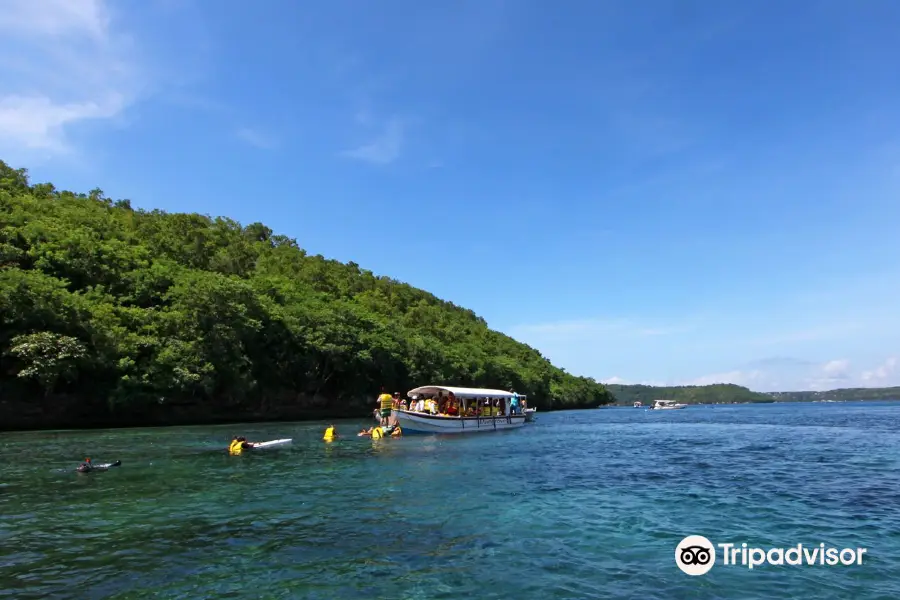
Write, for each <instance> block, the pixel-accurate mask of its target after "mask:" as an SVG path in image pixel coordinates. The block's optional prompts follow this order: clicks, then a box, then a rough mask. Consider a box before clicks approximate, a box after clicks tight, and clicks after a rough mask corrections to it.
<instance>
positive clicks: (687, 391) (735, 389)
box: [606, 383, 775, 406]
mask: <svg viewBox="0 0 900 600" xmlns="http://www.w3.org/2000/svg"><path fill="white" fill-rule="evenodd" d="M606 387H607V389H609V391H610V393H611V394H612V395H613V396H615V398H616V401H617V402H618V403H621V404H633V403H634V402H636V401H638V400H640V401H641V402H643V403H644V405H645V406H646V405H650V404H652V403H653V401H654V400H675V401H676V402H680V403H682V404H715V403H723V404H731V403H735V402H774V401H775V399H774V398H772V396H770V395H768V394H763V393H760V392H753V391H750V390H749V389H747V388H745V387H741V386H739V385H734V384H730V383H718V384H715V385H685V386H675V387H655V386H649V385H612V384H610V385H607V386H606Z"/></svg>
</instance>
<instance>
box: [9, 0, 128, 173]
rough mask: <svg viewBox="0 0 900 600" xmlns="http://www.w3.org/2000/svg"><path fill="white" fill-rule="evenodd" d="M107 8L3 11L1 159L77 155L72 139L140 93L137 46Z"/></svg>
mask: <svg viewBox="0 0 900 600" xmlns="http://www.w3.org/2000/svg"><path fill="white" fill-rule="evenodd" d="M112 23H113V21H112V19H111V16H110V13H109V10H108V7H107V5H106V4H105V2H104V1H103V0H41V1H35V0H4V2H3V6H2V10H0V56H2V58H0V152H2V153H3V155H4V156H6V157H9V158H10V159H14V158H15V159H22V160H25V159H26V157H27V156H28V155H29V154H30V153H33V152H35V151H38V152H41V153H43V154H44V155H48V154H59V153H64V152H67V151H70V150H71V145H70V143H69V140H68V138H67V132H68V130H69V129H70V128H71V126H73V125H75V124H76V123H79V122H82V121H86V120H98V119H111V118H114V117H116V116H117V115H119V114H121V113H122V111H123V110H125V108H127V106H128V105H129V104H130V103H131V102H133V101H134V99H135V97H136V95H137V93H138V92H139V90H140V85H139V77H138V71H137V67H136V64H135V63H134V62H133V61H131V60H130V56H131V54H132V53H131V47H132V43H131V39H130V38H129V37H128V36H127V35H123V34H121V33H120V32H117V31H114V29H113V27H112Z"/></svg>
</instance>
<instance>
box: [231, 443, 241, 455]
mask: <svg viewBox="0 0 900 600" xmlns="http://www.w3.org/2000/svg"><path fill="white" fill-rule="evenodd" d="M243 450H244V443H243V442H241V441H240V440H233V441H232V442H231V446H229V447H228V452H229V453H230V454H232V455H237V454H240V453H241V452H242V451H243Z"/></svg>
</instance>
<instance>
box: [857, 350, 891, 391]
mask: <svg viewBox="0 0 900 600" xmlns="http://www.w3.org/2000/svg"><path fill="white" fill-rule="evenodd" d="M897 366H898V365H897V357H896V356H892V357H890V358H888V359H887V360H885V361H884V363H883V364H881V365H879V366H878V367H876V368H875V369H873V370H871V371H863V373H862V380H863V381H864V382H866V384H867V385H871V386H885V387H891V386H895V385H900V372H898V369H897Z"/></svg>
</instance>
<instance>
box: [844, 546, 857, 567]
mask: <svg viewBox="0 0 900 600" xmlns="http://www.w3.org/2000/svg"><path fill="white" fill-rule="evenodd" d="M848 556H849V558H846V557H848ZM855 562H856V552H855V551H854V550H853V548H844V549H843V550H841V564H842V565H847V566H849V565H852V564H853V563H855Z"/></svg>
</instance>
